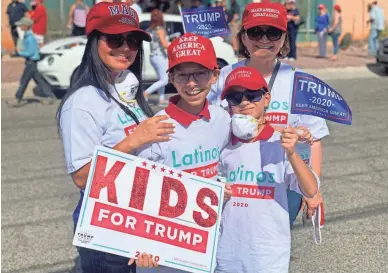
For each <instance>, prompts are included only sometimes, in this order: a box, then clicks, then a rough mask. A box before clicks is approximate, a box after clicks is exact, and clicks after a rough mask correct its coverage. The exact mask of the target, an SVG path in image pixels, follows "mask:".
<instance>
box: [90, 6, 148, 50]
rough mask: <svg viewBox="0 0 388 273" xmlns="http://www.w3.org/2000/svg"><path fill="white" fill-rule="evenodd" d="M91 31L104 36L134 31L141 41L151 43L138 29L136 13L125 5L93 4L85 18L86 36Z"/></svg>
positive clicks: (146, 34)
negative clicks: (140, 37)
mask: <svg viewBox="0 0 388 273" xmlns="http://www.w3.org/2000/svg"><path fill="white" fill-rule="evenodd" d="M93 30H98V31H100V32H102V33H105V34H120V33H125V32H128V31H136V32H138V33H139V34H140V35H141V36H142V39H143V40H145V41H147V42H149V41H151V36H150V35H149V34H148V33H147V32H146V31H144V30H142V29H140V28H139V16H138V15H137V12H136V11H135V10H134V9H133V8H131V7H130V6H129V5H128V4H125V3H111V2H100V3H98V4H95V5H94V6H93V7H92V8H91V9H90V11H89V13H88V15H87V17H86V35H89V34H90V33H91V32H92V31H93Z"/></svg>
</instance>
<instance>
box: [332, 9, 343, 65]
mask: <svg viewBox="0 0 388 273" xmlns="http://www.w3.org/2000/svg"><path fill="white" fill-rule="evenodd" d="M341 12H342V10H341V7H340V5H335V6H334V16H333V22H332V25H331V27H330V28H329V33H330V35H331V38H332V39H333V53H334V54H333V56H332V57H331V59H332V60H333V61H336V60H337V59H338V57H337V54H338V51H339V41H338V40H339V37H340V35H341V32H342V15H341Z"/></svg>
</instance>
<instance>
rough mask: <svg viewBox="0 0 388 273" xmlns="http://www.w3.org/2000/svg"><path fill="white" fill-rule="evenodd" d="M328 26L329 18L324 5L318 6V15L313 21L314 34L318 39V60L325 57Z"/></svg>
mask: <svg viewBox="0 0 388 273" xmlns="http://www.w3.org/2000/svg"><path fill="white" fill-rule="evenodd" d="M329 26H330V16H329V14H328V13H327V9H326V7H325V5H324V4H320V5H319V6H318V15H317V18H316V19H315V33H316V34H317V37H318V44H319V55H318V57H319V58H325V57H326V44H327V34H328V29H329Z"/></svg>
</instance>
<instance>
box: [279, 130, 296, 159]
mask: <svg viewBox="0 0 388 273" xmlns="http://www.w3.org/2000/svg"><path fill="white" fill-rule="evenodd" d="M298 139H299V136H298V133H297V130H296V129H295V128H286V129H284V130H283V132H282V135H281V137H280V142H281V143H282V146H283V148H284V150H285V151H286V154H287V156H292V155H293V154H294V153H295V145H296V143H297V142H298Z"/></svg>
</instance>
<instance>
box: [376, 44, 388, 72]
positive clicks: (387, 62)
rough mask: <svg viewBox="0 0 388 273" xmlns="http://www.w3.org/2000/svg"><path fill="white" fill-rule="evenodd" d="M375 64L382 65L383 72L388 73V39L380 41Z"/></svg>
mask: <svg viewBox="0 0 388 273" xmlns="http://www.w3.org/2000/svg"><path fill="white" fill-rule="evenodd" d="M376 62H377V63H378V64H381V65H383V66H384V68H385V72H387V73H388V38H385V39H383V40H381V41H380V46H379V50H378V51H377V54H376Z"/></svg>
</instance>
